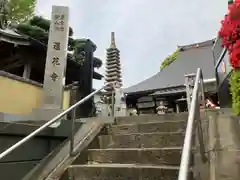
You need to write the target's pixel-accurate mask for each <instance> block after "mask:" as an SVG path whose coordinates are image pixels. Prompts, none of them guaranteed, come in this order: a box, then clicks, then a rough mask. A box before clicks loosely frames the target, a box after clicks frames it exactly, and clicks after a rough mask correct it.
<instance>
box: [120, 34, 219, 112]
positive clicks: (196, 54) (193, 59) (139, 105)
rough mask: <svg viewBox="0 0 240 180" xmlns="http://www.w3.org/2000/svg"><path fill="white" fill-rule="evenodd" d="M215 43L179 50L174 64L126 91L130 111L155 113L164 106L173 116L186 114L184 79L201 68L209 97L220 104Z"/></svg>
mask: <svg viewBox="0 0 240 180" xmlns="http://www.w3.org/2000/svg"><path fill="white" fill-rule="evenodd" d="M214 42H215V39H213V40H208V41H205V42H200V43H195V44H190V45H184V46H179V47H178V48H179V50H180V51H179V54H178V55H177V58H176V60H175V61H174V62H172V63H171V64H170V65H169V66H168V67H166V68H164V69H163V70H161V71H160V72H158V73H156V74H155V75H154V76H152V77H150V78H149V79H146V80H144V81H142V82H140V83H138V84H136V85H133V86H131V87H128V88H126V89H124V93H125V94H126V103H127V107H128V109H129V108H134V109H137V110H138V112H140V113H141V114H150V113H156V108H157V107H158V106H159V105H160V103H161V104H164V106H166V107H167V108H168V111H170V112H184V111H187V102H186V88H185V75H186V74H192V73H196V71H197V68H201V69H202V71H203V76H204V84H205V93H206V97H207V98H209V99H211V100H212V101H214V102H217V101H218V97H217V88H216V78H215V70H214V58H213V53H212V47H213V44H214Z"/></svg>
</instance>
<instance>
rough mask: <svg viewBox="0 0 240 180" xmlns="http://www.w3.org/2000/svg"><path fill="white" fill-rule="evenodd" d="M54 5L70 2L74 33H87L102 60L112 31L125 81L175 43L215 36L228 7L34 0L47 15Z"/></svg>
mask: <svg viewBox="0 0 240 180" xmlns="http://www.w3.org/2000/svg"><path fill="white" fill-rule="evenodd" d="M52 5H64V6H69V8H70V22H69V24H70V26H71V27H73V30H74V36H75V37H76V38H90V39H91V40H92V41H93V42H94V43H95V44H96V45H97V47H98V48H97V50H96V52H95V56H96V57H98V58H100V59H102V60H103V62H105V59H106V49H107V48H108V47H109V46H110V36H111V32H112V31H114V32H115V38H116V45H117V48H118V49H119V50H120V52H121V53H120V58H121V65H122V75H123V85H124V87H129V86H131V85H134V84H137V83H139V82H141V81H143V80H144V79H147V78H149V77H151V76H153V75H154V74H156V73H157V72H158V71H159V70H160V64H161V61H162V60H164V58H165V57H167V56H168V55H170V54H171V53H172V52H173V51H175V50H176V48H177V45H187V44H191V43H196V42H201V41H205V40H209V39H212V38H214V37H216V35H217V32H218V29H219V27H220V21H221V19H222V18H223V16H224V14H225V13H226V12H227V0H165V1H163V0H38V1H37V8H36V12H37V14H38V15H42V16H44V17H47V18H50V15H51V8H52ZM98 72H100V73H102V74H103V75H104V72H105V69H104V66H103V67H102V68H101V69H99V70H98ZM103 83H104V81H96V80H95V81H94V87H95V88H98V87H100V86H101V85H103Z"/></svg>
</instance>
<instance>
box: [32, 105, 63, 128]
mask: <svg viewBox="0 0 240 180" xmlns="http://www.w3.org/2000/svg"><path fill="white" fill-rule="evenodd" d="M61 112H63V110H62V109H47V108H39V109H33V111H32V119H33V120H34V121H50V120H51V119H52V118H54V117H55V116H57V115H58V114H60V113H61ZM63 119H66V117H63V118H62V119H60V120H59V121H57V122H56V123H54V124H52V125H51V126H50V127H52V128H56V127H58V126H59V125H60V124H61V121H62V120H63Z"/></svg>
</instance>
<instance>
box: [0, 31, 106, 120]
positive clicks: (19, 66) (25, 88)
mask: <svg viewBox="0 0 240 180" xmlns="http://www.w3.org/2000/svg"><path fill="white" fill-rule="evenodd" d="M92 44H93V45H94V43H92ZM94 46H95V45H94ZM46 52H47V46H46V45H45V44H43V43H41V42H39V41H37V40H36V39H33V38H31V37H29V36H26V35H22V34H20V33H19V32H17V31H16V30H15V29H9V28H6V29H1V28H0V83H1V89H0V99H1V103H0V115H1V112H2V113H8V114H24V115H25V114H29V113H31V111H32V109H33V108H38V107H40V104H41V93H42V90H43V79H44V71H45V62H46ZM86 56H88V53H87V52H86ZM90 57H92V56H90ZM94 58H95V57H94ZM89 61H90V60H89ZM83 70H84V67H83V66H82V65H81V64H80V63H78V62H77V61H74V57H73V55H71V54H68V57H67V67H66V83H65V87H64V102H63V106H64V109H66V108H67V107H69V106H70V105H71V104H72V103H74V102H75V99H74V101H73V99H72V98H71V97H72V96H71V92H72V91H71V88H72V84H73V83H74V82H76V81H77V82H82V81H83V80H84V79H83V77H86V74H87V73H86V71H87V70H86V71H83ZM90 72H91V70H90ZM92 72H93V75H92V76H93V79H97V80H101V79H102V75H101V74H99V73H97V72H95V71H94V70H93V71H92ZM83 74H84V75H85V76H83ZM88 74H89V73H88ZM82 84H83V83H82ZM82 84H81V85H80V86H79V88H78V91H79V93H82V91H83V90H84V85H82ZM85 89H86V88H85ZM88 94H89V93H88Z"/></svg>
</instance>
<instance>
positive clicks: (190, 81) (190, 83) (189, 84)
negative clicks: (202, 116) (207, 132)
mask: <svg viewBox="0 0 240 180" xmlns="http://www.w3.org/2000/svg"><path fill="white" fill-rule="evenodd" d="M195 78H196V74H187V75H185V86H186V94H187V105H188V111H189V110H190V106H191V101H192V93H193V88H194V83H195Z"/></svg>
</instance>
